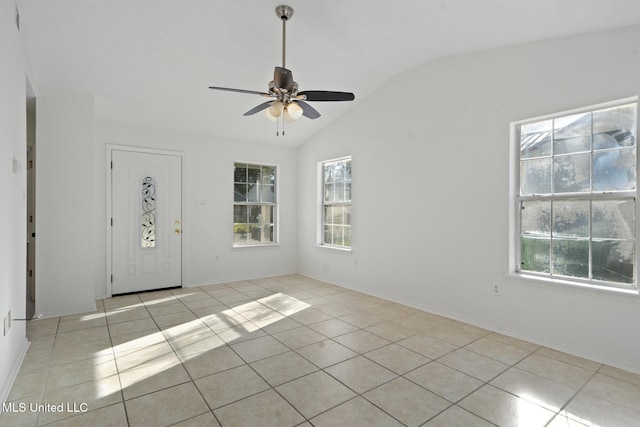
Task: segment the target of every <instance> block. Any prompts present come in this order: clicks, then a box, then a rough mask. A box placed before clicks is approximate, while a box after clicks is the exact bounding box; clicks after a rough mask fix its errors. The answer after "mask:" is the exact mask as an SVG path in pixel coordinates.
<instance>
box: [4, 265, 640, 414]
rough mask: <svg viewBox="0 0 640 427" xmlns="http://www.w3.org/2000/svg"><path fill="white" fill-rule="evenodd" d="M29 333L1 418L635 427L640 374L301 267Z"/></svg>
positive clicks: (108, 308) (126, 305)
mask: <svg viewBox="0 0 640 427" xmlns="http://www.w3.org/2000/svg"><path fill="white" fill-rule="evenodd" d="M27 332H28V338H29V340H30V341H31V346H30V348H29V351H28V353H27V355H26V358H25V360H24V363H23V366H22V368H21V370H20V373H19V374H18V377H17V379H16V382H15V385H14V387H13V389H12V391H11V393H10V396H9V402H10V403H12V405H13V406H11V407H13V408H14V412H6V411H7V410H8V409H9V408H10V406H7V405H5V406H4V408H5V413H3V414H2V415H0V425H2V426H12V427H17V426H44V425H46V426H52V427H53V426H109V427H111V426H152V427H157V426H164V425H177V426H224V427H229V426H239V427H246V426H260V427H269V426H274V427H289V426H291V427H293V426H316V427H320V426H350V427H355V426H367V427H375V426H403V425H404V426H427V427H436V426H447V427H448V426H492V425H499V426H550V427H560V426H571V427H580V426H606V427H615V426H640V375H636V374H633V373H629V372H625V371H622V370H619V369H615V368H612V367H609V366H603V365H601V364H598V363H595V362H592V361H589V360H584V359H580V358H577V357H575V356H571V355H568V354H564V353H560V352H558V351H554V350H551V349H548V348H544V347H539V346H537V345H534V344H531V343H529V342H524V341H520V340H517V339H514V338H510V337H507V336H504V335H500V334H496V333H492V332H490V331H487V330H484V329H481V328H478V327H475V326H471V325H468V324H464V323H461V322H457V321H454V320H451V319H447V318H444V317H440V316H436V315H433V314H429V313H425V312H422V311H419V310H415V309H412V308H409V307H406V306H402V305H399V304H396V303H392V302H389V301H385V300H382V299H379V298H375V297H371V296H368V295H364V294H360V293H357V292H353V291H350V290H347V289H344V288H340V287H338V286H334V285H329V284H326V283H323V282H319V281H316V280H312V279H309V278H305V277H302V276H297V275H290V276H280V277H273V278H266V279H260V280H252V281H243V282H235V283H228V284H223V285H212V286H202V287H199V288H188V289H175V290H164V291H157V292H149V293H142V294H138V295H127V296H120V297H114V298H110V299H105V300H101V301H98V310H97V311H96V312H95V313H85V314H80V315H75V316H67V317H61V318H55V319H46V320H38V321H33V322H30V323H29V324H28V331H27ZM38 404H39V405H40V406H38ZM60 405H62V406H60Z"/></svg>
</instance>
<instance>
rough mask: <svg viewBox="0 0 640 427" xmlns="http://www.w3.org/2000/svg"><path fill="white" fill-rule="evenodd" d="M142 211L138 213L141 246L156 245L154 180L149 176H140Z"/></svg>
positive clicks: (152, 246)
mask: <svg viewBox="0 0 640 427" xmlns="http://www.w3.org/2000/svg"><path fill="white" fill-rule="evenodd" d="M140 202H141V207H142V213H141V214H140V227H141V231H142V233H141V246H142V247H143V248H155V247H156V180H155V179H154V178H153V177H151V176H145V177H144V178H142V188H141V191H140Z"/></svg>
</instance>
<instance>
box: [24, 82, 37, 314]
mask: <svg viewBox="0 0 640 427" xmlns="http://www.w3.org/2000/svg"><path fill="white" fill-rule="evenodd" d="M26 108H27V132H26V134H27V146H26V150H27V166H26V171H27V190H26V193H27V229H26V232H27V236H26V238H27V254H26V255H27V263H26V265H27V269H26V276H27V280H26V284H27V290H26V291H27V292H26V295H27V298H26V309H25V319H32V318H33V317H34V316H35V314H36V168H35V165H36V97H35V94H34V91H33V88H32V87H31V84H30V83H29V79H27V99H26Z"/></svg>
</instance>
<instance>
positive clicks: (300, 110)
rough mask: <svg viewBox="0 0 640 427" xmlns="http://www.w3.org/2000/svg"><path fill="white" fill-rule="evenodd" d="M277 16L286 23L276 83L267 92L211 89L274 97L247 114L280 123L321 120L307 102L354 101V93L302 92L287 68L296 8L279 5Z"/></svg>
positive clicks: (274, 80) (223, 88)
mask: <svg viewBox="0 0 640 427" xmlns="http://www.w3.org/2000/svg"><path fill="white" fill-rule="evenodd" d="M276 15H277V16H278V18H279V19H280V20H281V21H282V67H277V66H276V68H275V71H274V73H273V80H272V81H271V82H269V88H268V90H267V92H259V91H253V90H245V89H233V88H228V87H219V86H209V89H215V90H224V91H229V92H239V93H248V94H254V95H260V96H263V97H265V98H271V99H270V100H269V101H266V102H263V103H262V104H260V105H257V106H256V107H254V108H252V109H251V110H249V111H247V112H246V113H244V115H245V116H251V115H253V114H256V113H258V112H260V111H263V110H264V111H265V115H266V116H267V118H269V119H270V120H272V121H277V120H278V119H279V118H280V117H282V118H283V120H285V121H287V122H290V121H294V120H297V119H299V118H300V117H301V116H305V117H307V118H309V119H317V118H318V117H320V113H319V112H318V111H317V110H316V109H315V108H313V107H312V106H311V105H309V104H308V103H307V102H305V101H312V102H313V101H353V100H354V99H355V96H354V94H353V93H351V92H335V91H326V90H307V91H303V92H301V91H299V90H298V83H296V82H295V81H294V80H293V74H292V73H291V70H288V69H287V68H286V65H285V54H286V34H287V21H288V20H289V19H291V17H292V16H293V9H292V8H291V7H290V6H285V5H282V6H278V7H276ZM283 135H284V131H283Z"/></svg>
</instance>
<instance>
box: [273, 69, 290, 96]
mask: <svg viewBox="0 0 640 427" xmlns="http://www.w3.org/2000/svg"><path fill="white" fill-rule="evenodd" d="M273 83H274V84H275V86H276V87H277V88H278V89H286V90H287V92H292V91H293V74H292V73H291V71H290V70H287V69H286V68H282V67H276V69H275V71H274V72H273Z"/></svg>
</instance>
